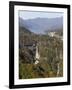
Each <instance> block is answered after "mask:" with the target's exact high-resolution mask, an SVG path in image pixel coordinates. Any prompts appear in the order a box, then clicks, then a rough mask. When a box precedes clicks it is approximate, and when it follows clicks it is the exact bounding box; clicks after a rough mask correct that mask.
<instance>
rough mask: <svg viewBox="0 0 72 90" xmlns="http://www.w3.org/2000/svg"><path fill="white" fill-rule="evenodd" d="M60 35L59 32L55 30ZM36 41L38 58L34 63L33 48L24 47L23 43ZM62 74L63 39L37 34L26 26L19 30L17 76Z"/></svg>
mask: <svg viewBox="0 0 72 90" xmlns="http://www.w3.org/2000/svg"><path fill="white" fill-rule="evenodd" d="M56 34H57V35H59V36H62V35H63V33H62V30H61V32H60V31H59V32H56ZM35 41H36V42H38V47H39V54H40V59H39V63H38V64H35V58H34V54H33V53H34V52H33V50H30V49H28V48H27V47H24V45H25V44H31V43H33V42H35ZM62 76H63V41H62V40H61V39H60V38H57V37H50V36H48V35H47V34H46V35H37V34H34V33H32V32H30V31H29V30H27V29H26V28H22V27H20V30H19V78H20V79H29V78H47V77H62Z"/></svg>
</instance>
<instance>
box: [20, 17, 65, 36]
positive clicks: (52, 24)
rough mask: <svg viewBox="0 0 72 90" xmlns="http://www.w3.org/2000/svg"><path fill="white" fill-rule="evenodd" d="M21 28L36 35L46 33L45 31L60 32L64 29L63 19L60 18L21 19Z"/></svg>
mask: <svg viewBox="0 0 72 90" xmlns="http://www.w3.org/2000/svg"><path fill="white" fill-rule="evenodd" d="M19 25H20V27H26V28H27V29H28V30H30V31H31V32H34V33H36V34H38V33H41V34H43V33H45V31H50V30H51V31H53V30H56V31H57V30H60V29H62V28H63V17H58V18H34V19H27V20H24V19H22V18H19Z"/></svg>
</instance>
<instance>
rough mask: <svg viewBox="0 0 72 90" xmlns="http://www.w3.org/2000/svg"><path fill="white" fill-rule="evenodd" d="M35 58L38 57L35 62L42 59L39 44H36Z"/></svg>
mask: <svg viewBox="0 0 72 90" xmlns="http://www.w3.org/2000/svg"><path fill="white" fill-rule="evenodd" d="M35 59H36V61H35V64H38V63H39V59H40V55H39V50H38V46H36V53H35Z"/></svg>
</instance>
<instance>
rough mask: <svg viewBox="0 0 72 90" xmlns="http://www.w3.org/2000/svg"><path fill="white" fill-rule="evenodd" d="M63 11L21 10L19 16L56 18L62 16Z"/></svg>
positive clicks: (26, 17)
mask: <svg viewBox="0 0 72 90" xmlns="http://www.w3.org/2000/svg"><path fill="white" fill-rule="evenodd" d="M62 16H63V13H59V12H58V13H57V12H37V11H19V17H22V18H23V19H33V18H37V17H40V18H56V17H62Z"/></svg>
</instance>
